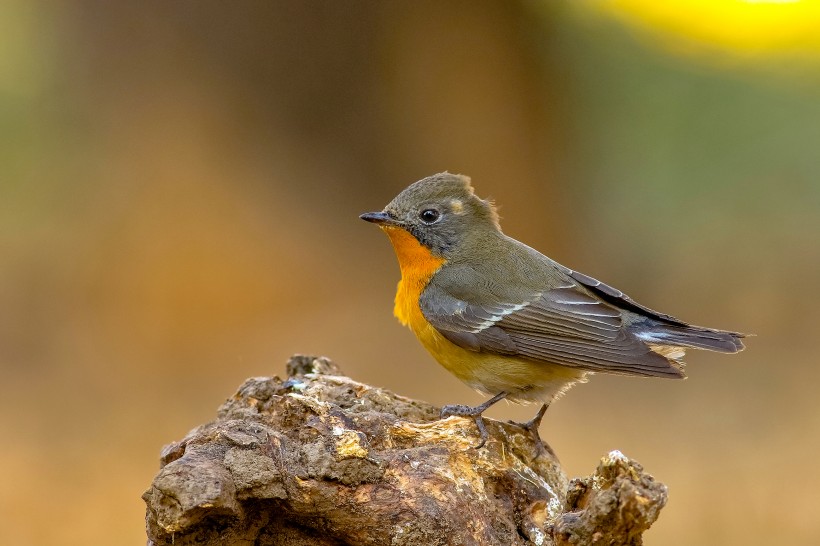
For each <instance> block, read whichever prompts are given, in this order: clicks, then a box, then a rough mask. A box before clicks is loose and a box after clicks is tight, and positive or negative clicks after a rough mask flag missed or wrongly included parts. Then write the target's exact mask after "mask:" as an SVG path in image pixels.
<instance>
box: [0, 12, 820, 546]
mask: <svg viewBox="0 0 820 546" xmlns="http://www.w3.org/2000/svg"><path fill="white" fill-rule="evenodd" d="M817 4H818V3H817V2H814V1H781V2H766V1H761V0H758V1H748V2H743V1H731V0H713V1H705V0H702V1H690V2H655V1H654V0H622V1H605V0H597V1H596V0H587V1H576V2H570V1H569V0H563V1H547V0H542V1H535V0H530V1H506V0H505V1H496V2H489V1H488V2H466V1H464V2H452V1H449V2H439V1H404V2H375V1H372V2H366V1H351V2H333V1H326V2H302V1H279V2H230V3H225V2H217V1H199V2H165V1H159V0H156V1H146V2H102V1H71V2H40V1H32V0H6V1H4V2H3V4H2V8H0V10H2V13H1V14H0V438H2V449H0V473H2V480H0V521H2V524H1V525H0V543H2V544H9V545H18V546H27V545H52V544H53V545H80V544H82V545H87V544H142V543H144V531H143V509H144V505H143V503H142V501H141V500H140V494H141V493H142V491H143V490H145V489H146V488H147V487H148V485H149V484H150V481H151V478H152V476H153V475H154V473H155V472H156V471H157V469H158V455H159V450H160V448H161V447H162V445H163V444H165V443H168V442H170V441H172V440H174V439H178V438H181V437H182V436H184V435H185V433H186V432H187V431H188V430H189V429H191V428H193V427H194V426H195V425H197V424H199V423H202V422H205V421H208V420H210V419H211V418H212V417H213V416H214V412H215V410H216V408H217V406H218V405H219V404H220V403H221V402H222V401H223V400H224V399H225V398H226V397H228V396H230V395H231V394H232V393H233V391H234V389H235V388H236V387H237V386H238V385H239V384H240V383H241V382H242V381H243V380H244V379H245V378H246V377H249V376H256V375H273V374H281V373H282V372H283V366H284V363H285V361H286V360H287V358H288V356H289V355H291V354H292V353H296V352H301V353H314V354H323V355H328V356H330V357H332V358H333V359H335V360H336V361H337V362H339V363H340V364H341V366H342V367H343V369H344V370H345V371H346V372H348V373H349V374H350V375H351V376H353V377H354V378H356V379H358V380H361V381H365V382H368V383H372V384H376V385H380V386H384V387H387V388H390V389H393V390H396V391H398V392H400V393H401V394H404V395H407V396H412V397H418V398H422V399H425V400H428V401H430V402H433V403H436V404H445V403H456V402H458V403H477V402H479V401H480V397H479V396H478V395H476V394H474V393H473V392H472V391H470V390H469V389H467V388H466V387H465V386H463V385H461V384H460V383H459V382H458V381H457V380H456V379H454V378H453V377H451V376H450V375H448V374H447V373H446V372H445V371H444V370H443V369H441V368H440V367H439V366H438V365H437V364H435V363H434V361H433V360H432V359H431V358H430V357H429V356H428V355H427V354H426V353H425V352H424V351H423V349H422V348H421V347H420V345H419V344H418V343H417V342H416V341H415V339H413V336H412V335H411V334H410V332H409V331H406V330H404V329H403V328H401V327H400V326H399V324H398V323H397V322H396V321H395V320H394V319H393V318H392V316H391V311H392V298H393V291H394V287H395V284H396V282H397V280H398V268H397V266H396V264H395V258H394V256H393V253H392V250H391V249H390V247H389V244H388V241H387V240H386V238H384V236H383V235H382V234H380V233H379V231H378V230H377V229H375V228H374V227H373V226H372V225H368V224H365V223H363V222H361V221H359V220H358V218H357V215H358V214H359V213H361V212H364V211H370V210H379V209H381V207H382V206H383V205H384V204H385V203H386V202H387V201H388V200H389V199H391V198H392V197H393V196H394V195H395V194H396V193H397V192H398V191H399V190H401V189H402V188H403V187H404V186H406V185H407V184H409V183H410V182H412V181H414V180H417V179H419V178H422V177H424V176H427V175H429V174H432V173H435V172H439V171H443V170H449V171H451V172H458V173H465V174H468V175H470V176H472V178H473V182H474V184H475V186H476V188H477V191H478V193H479V195H481V196H491V197H493V198H494V199H495V200H496V201H497V202H498V203H499V204H500V205H501V214H502V217H503V221H502V224H503V227H504V228H505V231H506V232H507V233H508V234H509V235H512V236H514V237H516V238H518V239H521V240H523V241H526V242H527V243H528V244H530V245H531V246H534V247H536V248H538V249H540V250H542V251H544V252H545V253H547V254H549V255H550V256H551V257H553V258H555V259H557V260H558V261H560V262H562V263H565V264H566V265H568V266H570V267H573V268H575V269H578V270H580V271H583V272H585V273H587V274H589V275H593V276H596V277H599V278H601V279H603V280H605V281H607V282H609V283H611V284H613V285H615V286H617V287H619V288H621V289H623V290H624V291H626V292H627V293H629V294H630V295H632V296H633V297H635V298H636V299H638V300H639V301H641V302H643V303H645V304H647V305H649V306H651V307H655V308H657V309H660V310H663V311H666V312H669V313H672V314H675V315H678V316H680V317H682V318H684V319H687V320H690V321H692V322H694V323H696V324H704V325H710V326H715V327H722V328H730V329H737V330H740V331H746V332H753V333H756V334H757V337H754V338H751V339H750V340H749V342H748V347H749V348H748V350H747V351H746V352H744V353H742V354H740V355H734V356H725V355H716V354H711V353H697V352H696V353H690V356H689V358H688V362H689V367H688V372H689V375H690V378H689V379H688V380H687V381H685V382H676V381H663V380H641V379H629V378H622V377H604V376H598V377H596V378H594V379H593V381H592V382H590V383H589V384H587V385H584V386H580V387H577V388H576V389H575V390H573V391H572V392H571V393H570V395H568V396H567V397H566V398H565V399H563V400H562V401H561V402H560V403H557V404H556V405H555V406H554V407H553V408H551V409H550V411H549V413H548V415H547V417H546V419H545V421H544V424H543V426H542V435H543V436H544V437H545V438H546V439H548V440H549V442H550V443H551V445H552V446H553V448H554V449H555V450H556V451H557V453H558V454H559V455H560V457H561V459H562V461H563V463H564V465H565V467H566V470H567V471H568V473H569V474H570V475H585V474H588V473H589V472H591V471H592V470H593V469H594V467H595V466H596V464H597V461H598V459H599V457H600V456H602V455H603V454H604V453H606V452H607V451H609V450H611V449H614V448H618V449H620V450H622V451H623V452H624V453H626V454H627V455H629V456H631V457H634V458H636V459H637V460H639V461H640V462H642V463H643V464H644V465H645V466H646V467H647V468H648V469H649V470H650V471H651V472H652V473H654V474H655V475H656V476H657V478H658V479H660V480H662V481H664V482H665V483H667V484H668V485H669V487H670V499H671V500H670V502H669V505H668V506H667V508H666V509H665V510H664V512H663V513H662V514H661V518H660V520H659V521H658V523H657V524H656V525H655V526H654V527H653V528H652V529H651V530H650V532H649V533H648V534H647V535H646V541H647V544H657V545H672V544H699V545H725V544H744V545H755V544H773V543H778V544H810V543H817V541H818V540H820V492H819V491H820V473H818V471H817V463H816V459H817V457H816V453H817V452H818V449H819V448H820V434H819V433H818V429H819V428H820V411H819V409H820V406H819V405H818V401H817V400H818V395H817V385H818V384H820V366H818V365H817V354H816V347H817V337H818V335H820V305H818V296H817V289H818V288H817V285H818V281H820V179H818V176H820V175H819V174H818V173H820V11H819V10H818V6H817ZM533 411H534V408H521V407H517V406H512V405H507V406H504V405H500V406H499V407H496V408H493V409H492V411H491V412H490V414H491V415H492V416H495V417H497V418H505V419H526V418H528V417H529V416H530V415H531V413H532V412H533Z"/></svg>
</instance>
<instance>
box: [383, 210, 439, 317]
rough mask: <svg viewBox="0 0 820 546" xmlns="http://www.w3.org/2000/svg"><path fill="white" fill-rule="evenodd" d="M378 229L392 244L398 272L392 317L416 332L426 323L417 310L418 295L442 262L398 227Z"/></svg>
mask: <svg viewBox="0 0 820 546" xmlns="http://www.w3.org/2000/svg"><path fill="white" fill-rule="evenodd" d="M382 229H383V230H384V232H385V233H386V234H387V236H388V237H389V238H390V242H391V243H392V244H393V249H394V250H395V251H396V257H397V258H398V259H399V268H400V269H401V281H399V286H398V290H397V291H396V306H395V307H394V308H393V314H394V315H396V318H397V319H399V321H400V322H401V323H402V324H404V325H405V326H409V327H410V328H411V329H412V330H413V331H415V332H418V331H419V330H420V329H421V328H422V327H423V326H424V325H426V323H427V321H426V320H425V319H424V316H423V315H422V314H421V309H420V308H419V296H421V292H422V290H424V288H425V287H426V286H427V283H428V282H430V278H431V277H432V276H433V274H434V273H435V272H436V271H438V270H439V268H440V267H441V266H442V265H443V264H444V262H445V260H444V258H440V257H438V256H434V255H433V253H432V252H430V249H428V248H427V247H425V246H424V245H422V244H421V243H419V242H418V240H417V239H416V238H415V237H413V236H412V235H411V234H410V233H408V232H407V231H406V230H404V229H402V228H398V227H393V226H384V227H382Z"/></svg>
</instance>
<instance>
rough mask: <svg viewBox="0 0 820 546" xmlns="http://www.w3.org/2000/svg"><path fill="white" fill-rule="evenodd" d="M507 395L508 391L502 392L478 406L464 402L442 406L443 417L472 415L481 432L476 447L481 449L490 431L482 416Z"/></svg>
mask: <svg viewBox="0 0 820 546" xmlns="http://www.w3.org/2000/svg"><path fill="white" fill-rule="evenodd" d="M505 396H507V393H506V392H500V393H498V394H496V395H495V396H493V397H492V398H490V399H489V400H487V401H486V402H484V403H483V404H479V405H478V406H466V405H464V404H449V405H447V406H444V407H443V408H441V418H442V419H446V418H448V417H451V416H453V415H455V416H457V417H472V418H473V421H474V422H475V426H476V427H477V428H478V433H479V442H478V445H476V446H475V448H476V449H480V448H482V447H484V444H486V443H487V438H489V436H490V435H489V433H488V432H487V426H486V425H485V424H484V419H483V418H482V417H481V414H482V413H484V411H485V410H486V409H487V408H489V407H490V406H492V405H493V404H495V403H496V402H498V401H499V400H501V399H502V398H504V397H505Z"/></svg>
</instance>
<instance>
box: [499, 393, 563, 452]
mask: <svg viewBox="0 0 820 546" xmlns="http://www.w3.org/2000/svg"><path fill="white" fill-rule="evenodd" d="M549 407H550V404H549V402H547V403H545V404H544V405H543V406H541V409H540V410H538V413H536V414H535V417H533V418H532V419H530V420H529V421H527V422H526V423H516V422H513V421H510V423H512V424H514V425H518V426H519V427H521V428H523V429H524V430H526V431H527V432H529V433H530V435H531V436H532V439H533V441H534V443H535V445H537V446H540V448H539V450H538V451H541V449H546V450H547V451H548V452H549V453H550V454H552V455H553V456H555V453H554V452H553V451H552V448H551V447H550V446H549V444H546V443H545V442H544V441H543V440H542V439H541V435H540V434H538V428H539V427H540V426H541V420H542V419H543V418H544V414H545V413H547V408H549Z"/></svg>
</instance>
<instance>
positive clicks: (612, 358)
mask: <svg viewBox="0 0 820 546" xmlns="http://www.w3.org/2000/svg"><path fill="white" fill-rule="evenodd" d="M483 296H485V301H482V302H481V303H475V302H474V303H470V302H467V301H464V300H462V299H459V298H458V297H456V296H453V295H452V294H451V293H450V292H449V291H448V290H447V289H446V288H445V287H443V286H441V285H439V284H437V283H436V282H435V279H433V281H432V282H431V284H430V285H428V287H427V289H426V290H425V291H424V292H423V293H422V295H421V297H420V298H419V304H420V306H421V310H422V313H423V314H424V316H425V318H426V319H427V320H428V321H429V322H430V323H431V324H432V325H433V326H434V327H435V328H436V329H437V330H438V331H439V332H440V333H441V334H442V335H443V336H444V337H445V338H447V339H448V340H450V341H451V342H452V343H455V344H456V345H458V346H460V347H463V348H465V349H468V350H472V351H481V352H489V353H495V354H501V355H509V356H518V357H522V358H526V359H529V360H534V361H541V362H549V363H552V364H560V365H563V366H569V367H574V368H579V369H584V370H588V371H595V372H606V373H616V374H628V375H643V376H661V377H683V376H684V374H683V371H682V370H681V369H680V362H678V361H676V360H670V359H668V358H666V357H664V356H663V355H661V354H659V353H656V352H655V351H653V350H652V349H651V348H650V347H649V346H648V345H647V344H646V343H644V342H642V341H641V340H640V339H638V338H637V337H636V336H635V334H634V333H633V332H632V331H631V330H630V329H629V328H627V325H625V324H624V322H623V317H622V312H621V310H620V309H618V308H616V307H614V306H613V305H610V304H608V303H606V302H604V301H601V300H600V299H598V298H596V297H593V296H592V295H590V294H589V293H588V292H587V290H586V289H585V288H582V287H579V286H578V285H576V284H574V283H573V284H568V285H567V286H562V287H559V288H555V289H552V290H547V291H544V292H532V293H530V294H528V295H527V296H525V297H524V298H522V299H521V301H516V302H504V301H500V300H499V299H498V298H496V297H491V296H490V297H487V294H484V295H483Z"/></svg>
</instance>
